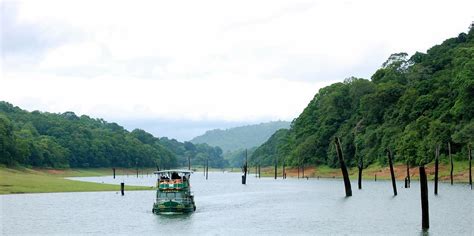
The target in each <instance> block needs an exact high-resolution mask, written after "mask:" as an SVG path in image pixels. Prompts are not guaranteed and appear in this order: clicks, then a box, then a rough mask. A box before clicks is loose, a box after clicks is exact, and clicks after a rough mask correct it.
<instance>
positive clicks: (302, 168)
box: [301, 164, 304, 179]
mask: <svg viewBox="0 0 474 236" xmlns="http://www.w3.org/2000/svg"><path fill="white" fill-rule="evenodd" d="M301 170H302V171H303V173H302V174H301V176H302V177H303V179H304V164H303V166H302V167H301Z"/></svg>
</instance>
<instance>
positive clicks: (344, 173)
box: [334, 137, 352, 197]
mask: <svg viewBox="0 0 474 236" xmlns="http://www.w3.org/2000/svg"><path fill="white" fill-rule="evenodd" d="M334 142H335V145H336V152H337V157H338V159H339V164H340V166H341V171H342V177H343V178H344V187H345V190H346V197H350V196H352V189H351V181H350V180H349V173H348V172H347V167H346V163H345V162H344V157H343V156H342V149H341V141H340V140H339V138H338V137H336V138H335V139H334Z"/></svg>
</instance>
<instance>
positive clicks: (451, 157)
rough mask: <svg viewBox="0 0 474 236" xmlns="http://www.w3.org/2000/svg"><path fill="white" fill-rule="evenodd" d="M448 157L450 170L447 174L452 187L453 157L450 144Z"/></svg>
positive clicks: (449, 143)
mask: <svg viewBox="0 0 474 236" xmlns="http://www.w3.org/2000/svg"><path fill="white" fill-rule="evenodd" d="M448 156H449V162H450V163H451V170H450V172H449V177H450V179H451V185H453V181H454V179H453V172H454V163H453V156H452V155H451V142H448Z"/></svg>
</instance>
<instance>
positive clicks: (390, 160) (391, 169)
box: [386, 149, 397, 196]
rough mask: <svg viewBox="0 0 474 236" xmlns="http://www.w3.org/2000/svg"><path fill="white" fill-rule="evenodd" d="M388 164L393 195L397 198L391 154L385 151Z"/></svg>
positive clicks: (388, 150)
mask: <svg viewBox="0 0 474 236" xmlns="http://www.w3.org/2000/svg"><path fill="white" fill-rule="evenodd" d="M386 151H387V156H388V164H389V165H390V175H391V176H392V187H393V195H395V196H397V183H396V182H395V173H394V172H393V161H392V152H391V151H390V149H387V150H386Z"/></svg>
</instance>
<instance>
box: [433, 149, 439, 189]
mask: <svg viewBox="0 0 474 236" xmlns="http://www.w3.org/2000/svg"><path fill="white" fill-rule="evenodd" d="M438 167H439V145H438V146H436V150H435V179H434V194H435V195H438Z"/></svg>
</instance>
